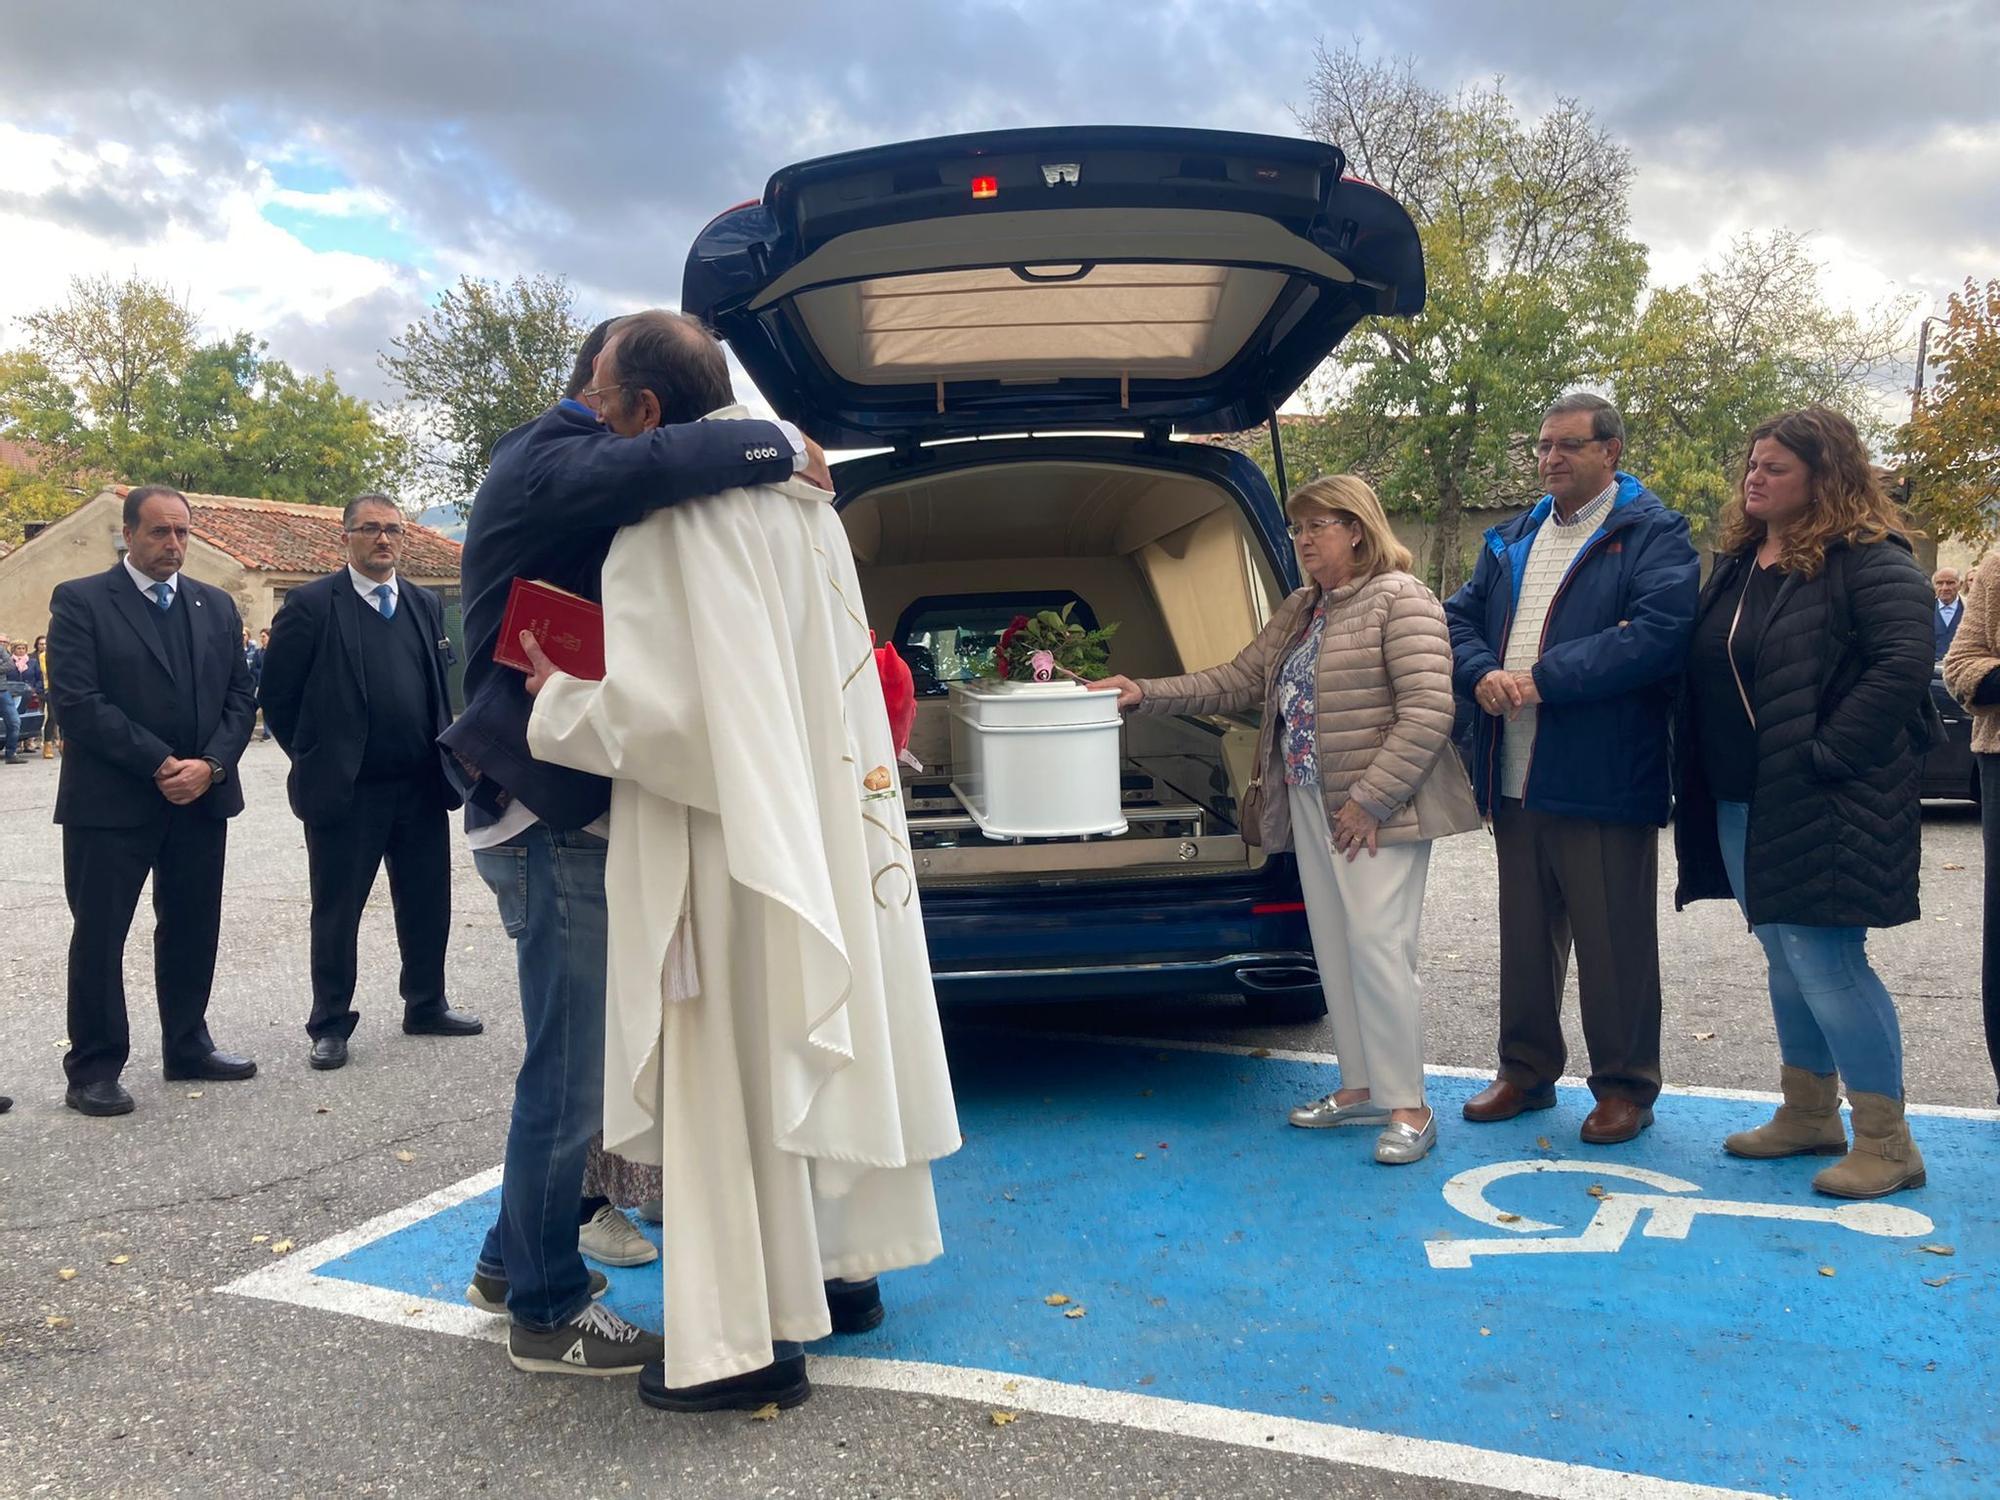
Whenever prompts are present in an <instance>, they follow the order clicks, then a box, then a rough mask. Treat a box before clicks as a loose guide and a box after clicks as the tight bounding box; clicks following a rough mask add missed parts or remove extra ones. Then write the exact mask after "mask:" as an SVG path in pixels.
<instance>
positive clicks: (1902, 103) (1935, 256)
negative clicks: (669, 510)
mask: <svg viewBox="0 0 2000 1500" xmlns="http://www.w3.org/2000/svg"><path fill="white" fill-rule="evenodd" d="M1316 38H1323V39H1324V40H1325V41H1326V42H1327V43H1328V44H1329V45H1330V46H1332V45H1340V44H1343V43H1349V42H1352V43H1357V44H1358V45H1359V46H1360V47H1361V48H1362V49H1363V50H1364V51H1366V52H1368V53H1371V54H1373V55H1378V56H1384V57H1390V56H1398V55H1408V56H1409V57H1411V58H1412V59H1414V61H1415V64H1416V66H1417V69H1418V71H1419V73H1420V74H1421V75H1422V76H1423V77H1424V78H1425V79H1426V80H1427V81H1429V82H1432V83H1434V84H1437V85H1440V86H1443V87H1452V86H1455V85H1457V84H1459V83H1462V82H1467V81H1475V80H1480V79H1484V78H1488V77H1491V76H1493V75H1496V74H1498V75H1502V76H1504V78H1505V80H1506V86H1507V88H1508V90H1509V92H1510V93H1511V94H1512V95H1513V96H1514V98H1515V99H1516V101H1517V103H1519V104H1520V105H1521V106H1522V108H1523V109H1524V111H1526V112H1529V113H1533V112H1537V111H1539V110H1540V109H1542V108H1545V107H1546V106H1547V105H1548V104H1549V103H1550V102H1551V101H1552V100H1554V99H1555V98H1557V97H1559V96H1571V97H1575V98H1577V99H1579V100H1580V101H1582V102H1583V103H1584V104H1586V105H1587V106H1588V107H1590V108H1591V109H1593V110H1594V111H1595V112H1596V113H1597V115H1598V117H1599V119H1600V120H1602V121H1603V122H1604V123H1605V124H1606V125H1607V126H1609V127H1610V129H1611V130H1612V131H1613V132H1614V133H1615V134H1616V135H1617V136H1618V137H1619V138H1621V139H1622V140H1623V141H1625V142H1626V143H1627V144H1628V145H1629V146H1630V147H1631V149H1632V151H1633V154H1634V158H1635V162H1636V165H1637V168H1638V176H1637V180H1636V183H1635V189H1634V196H1633V212H1634V228H1635V231H1636V233H1637V236H1638V238H1639V239H1640V240H1641V241H1643V242H1644V243H1646V244H1647V245H1648V246H1650V248H1651V257H1652V266H1653V270H1654V278H1655V280H1656V281H1673V280H1679V279H1683V278H1685V277H1687V276H1688V275H1690V274H1691V273H1692V272H1693V271H1694V270H1695V269H1697V268H1698V267H1699V265H1700V264H1701V262H1702V261H1703V259H1704V257H1706V256H1708V255H1710V254H1712V253H1713V252H1714V251H1715V250H1716V249H1717V248H1718V247H1719V246H1721V245H1722V244H1724V243H1726V242H1727V240H1728V239H1729V238H1730V237H1731V236H1732V235H1733V234H1735V233H1738V232H1740V231H1743V230H1757V229H1769V228H1774V227H1778V226H1781V225H1782V226H1789V227H1792V228H1796V229H1801V230H1806V231H1809V232H1811V233H1812V234H1813V235H1814V237H1815V244H1816V246H1817V250H1818V253H1819V255H1820V257H1821V258H1822V260H1823V261H1824V262H1825V263H1826V266H1827V278H1828V279H1827V284H1828V286H1829V289H1830V290H1831V291H1832V292H1833V293H1834V295H1836V296H1837V297H1839V298H1842V299H1845V300H1849V301H1852V302H1855V303H1857V304H1863V305H1866V304H1872V303H1874V302H1877V301H1879V300H1881V299H1884V298H1888V297H1895V296H1907V297H1912V298H1915V299H1916V300H1917V301H1918V302H1919V303H1920V304H1921V310H1923V311H1931V310H1933V309H1936V308H1941V307H1942V303H1943V298H1944V296H1945V294H1946V293H1947V292H1949V291H1950V290H1952V289H1954V288H1955V287H1956V286H1958V284H1959V283H1961V282H1962V281H1963V280H1964V279H1965V278H1966V277H1968V276H1976V277H1980V278H1982V279H1983V278H1985V277H1987V276H1991V275H1995V274H2000V3H1994V0H1962V3H1942V0H1900V3H1884V0H1862V3H1854V0H1817V3H1812V4H1803V3H1790V0H1726V3H1715V0H1664V3H1657V4H1653V5H1648V6H1639V5H1621V4H1618V3H1616V0H1595V3H1590V4H1574V3H1568V0H1562V3H1553V0H1534V3H1515V0H1487V3H1474V0H1464V3H1449V0H1434V3H1407V0H1406V3H1399V4H1380V3H1372V0H1351V3H1349V4H1347V5H1343V6H1333V5H1326V4H1311V3H1294V0H1268V3H1239V0H1197V3H1186V0H1182V3H1171V4H1159V5H1151V4H1147V3H1145V0H1122V3H1100V0H1014V3H988V0H960V3H956V4H949V5H947V4H942V3H938V4H932V3H924V0H841V3H839V4H830V3H829V4H809V3H804V0H750V3H747V4H739V5H716V4H713V3H700V4H665V3H660V0H627V3H625V4H623V5H618V6H608V5H601V4H592V3H585V4H583V5H572V6H552V5H547V4H536V5H528V4H523V3H518V0H480V3H478V4H473V3H471V0H461V3H458V4H442V3H433V0H398V3H393V4H392V3H387V0H341V3H339V4H336V5H323V6H322V5H315V6H310V7H308V6H302V5H297V4H294V3H289V0H173V3H171V4H160V3H152V4H140V3H127V4H106V3H97V0H65V3H63V4H60V5H47V4H33V3H31V0H0V346H4V345H7V344H11V343H16V342H19V340H20V331H19V328H18V326H17V325H16V323H15V322H14V319H15V318H16V317H17V316H18V315H19V314H21V313H24V312H27V311H30V310H32V309H34V308H36V307H40V306H43V305H46V304H47V303H49V302H51V301H53V300H55V299H57V298H58V297H59V296H60V295H61V293H62V291H63V288H64V284H65V282H66V280H67V278H68V277H69V276H70V275H72V274H74V273H78V272H93V271H99V270H105V271H111V272H114V273H120V274H122V273H124V272H126V271H128V270H131V269H134V268H136V269H137V270H139V271H140V272H142V273H144V274H145V275H148V276H150V277H154V278H156V279H161V280H165V281H167V282H169V283H171V284H172V285H174V286H175V287H177V288H180V289H182V290H184V291H185V292H186V293H187V294H188V296H189V298H190V300H191V301H192V303H193V305H194V307H195V309H196V310H197V311H198V312H199V313H200V314H201V315H202V316H203V318H204V320H205V322H206V323H207V324H208V325H209V326H210V328H211V329H212V330H213V331H215V332H217V333H222V332H228V331H234V330H236V329H250V330H254V331H256V332H258V333H260V334H261V335H263V336H264V337H265V338H267V339H268V340H269V342H270V344H271V349H272V352H273V353H274V354H277V355H280V356H282V357H284V358H286V359H289V360H291V361H293V362H294V363H296V364H299V365H302V366H305V367H307V368H315V369H316V368H322V367H328V368H332V369H333V370H334V371H335V372H336V373H337V374H338V375H339V377H340V378H341V380H342V382H343V383H345V384H346V385H348V386H349V387H350V388H351V389H354V390H357V391H360V392H363V393H365V394H368V395H373V396H387V395H390V394H393V393H392V392H391V390H390V389H389V388H388V386H387V383H386V382H385V380H384V378H383V377H382V375H381V374H380V372H379V370H378V368H377V366H376V354H377V352H378V351H379V350H380V349H382V348H383V347H384V346H385V345H386V344H387V343H388V341H389V339H390V338H391V337H393V336H394V335H395V334H396V333H397V332H398V331H400V330H401V328H402V327H403V326H404V325H405V324H406V323H407V322H409V321H410V320H411V319H412V318H413V317H415V316H418V315H420V314H421V312H422V310H423V308H424V305H425V303H426V300H427V299H428V298H429V297H431V296H432V295H434V294H435V293H436V291H437V290H438V289H439V288H441V287H443V286H446V285H449V284H450V283H451V282H452V281H453V280H455V279H456V278H457V277H458V276H459V275H460V274H462V273H468V272H469V273H473V274H476V275H482V276H489V277H498V278H510V277H512V276H514V275H516V274H520V273H530V272H537V271H543V272H559V273H561V274H563V275H565V276H567V277H568V278H569V279H570V280H571V281H572V282H573V283H574V284H575V286H576V287H577V289H578V292H579V298H580V302H581V304H582V307H581V310H582V311H583V312H584V313H585V314H586V315H589V316H598V315H602V314H603V313H607V312H611V311H617V310H624V309H627V308H630V307H632V306H635V305H641V304H657V303H671V302H672V301H673V299H674V298H675V296H676V294H677V290H678V286H679V280H680V266H681V260H682V257H683V256H684V254H685V252H686V249H687V245H688V242H689V239H690V237H691V236H692V234H693V233H694V232H695V231H696V230H697V229H699V228H700V226H701V225H702V224H703V223H705V222H706V221H707V220H708V219H709V218H710V217H712V216H713V215H714V214H715V213H716V212H718V211H719V210H721V209H723V208H726V207H728V206H729V205H731V204H734V203H737V202H740V201H742V200H743V199H746V198H750V197H753V196H755V195H756V194H757V193H758V192H759V191H760V190H761V189H762V187H763V184H764V181H765V179H766V178H767V177H768V175H769V174H770V172H771V171H772V170H773V169H774V168H776V167H779V166H781V165H784V164H785V163H787V162H792V161H797V160H801V159H804V158H807V157H811V156H817V155H822V154H824V153H827V152H831V151H838V150H845V149H849V148H853V147H859V146H866V145H871V144H878V143H882V142H886V141H892V140H901V139H909V138H913V137H921V136H927V135H938V134H947V133H952V132H958V131H966V130H975V129H980V128H985V127H995V126H1017V125H1032V124H1051V123H1063V124H1083V123H1104V122H1115V123H1133V124H1183V125H1197V126H1210V127H1222V128H1231V129H1241V130H1261V131H1277V132H1284V131H1287V130H1290V129H1291V128H1292V126H1293V121H1292V116H1291V112H1290V107H1291V106H1292V105H1293V104H1296V103H1301V102H1302V101H1303V99H1304V96H1305V84H1306V75H1307V71H1308V68H1309V64H1310V57H1311V51H1312V44H1313V42H1314V40H1315V39H1316Z"/></svg>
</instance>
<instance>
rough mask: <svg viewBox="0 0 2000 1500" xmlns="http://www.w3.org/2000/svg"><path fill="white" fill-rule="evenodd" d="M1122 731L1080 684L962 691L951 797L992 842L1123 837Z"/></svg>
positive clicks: (1111, 705)
mask: <svg viewBox="0 0 2000 1500" xmlns="http://www.w3.org/2000/svg"><path fill="white" fill-rule="evenodd" d="M1118 730H1119V723H1118V695H1117V694H1116V693H1111V692H1104V693H1094V692H1092V691H1090V689H1088V688H1086V687H1084V686H1083V685H1082V684H1081V683H1076V682H990V681H989V682H969V683H968V682H959V683H953V684H952V689H951V766H952V781H951V789H952V792H953V794H954V795H955V796H957V798H958V800H959V801H960V802H961V803H962V804H963V805H964V807H965V810H966V811H967V812H968V813H970V814H971V815H972V820H973V822H975V823H977V824H978V825H979V831H980V832H981V833H984V834H986V835H987V836H988V837H991V838H1010V839H1011V838H1031V839H1033V838H1041V839H1046V838H1076V837H1080V836H1082V835H1084V834H1106V833H1123V832H1124V831H1125V814H1124V811H1123V810H1122V808H1121V805H1120V797H1119V779H1120V778H1119V764H1120V759H1121V757H1120V754H1119V750H1120V743H1119V734H1118Z"/></svg>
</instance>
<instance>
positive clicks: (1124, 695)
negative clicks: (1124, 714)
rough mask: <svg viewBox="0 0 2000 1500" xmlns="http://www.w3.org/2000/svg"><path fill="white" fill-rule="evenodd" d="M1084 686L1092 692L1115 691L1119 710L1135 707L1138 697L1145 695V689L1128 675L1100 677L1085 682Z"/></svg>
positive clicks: (1137, 704)
mask: <svg viewBox="0 0 2000 1500" xmlns="http://www.w3.org/2000/svg"><path fill="white" fill-rule="evenodd" d="M1085 686H1087V687H1088V688H1089V689H1090V690H1091V691H1092V692H1094V693H1111V692H1115V693H1117V694H1118V707H1119V708H1120V709H1121V710H1124V709H1132V708H1137V707H1138V706H1139V701H1140V699H1142V698H1144V697H1145V696H1146V690H1145V689H1144V688H1142V687H1140V686H1139V684H1138V683H1136V682H1134V681H1133V680H1132V679H1131V678H1129V677H1119V676H1116V675H1114V676H1111V677H1100V678H1098V679H1097V681H1095V682H1092V683H1087V684H1085Z"/></svg>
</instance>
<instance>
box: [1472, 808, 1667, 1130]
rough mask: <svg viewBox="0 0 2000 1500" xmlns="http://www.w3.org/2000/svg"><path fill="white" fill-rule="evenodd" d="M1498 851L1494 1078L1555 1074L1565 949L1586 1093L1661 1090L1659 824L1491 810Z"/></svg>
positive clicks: (1543, 1079) (1644, 1098) (1529, 1079)
mask: <svg viewBox="0 0 2000 1500" xmlns="http://www.w3.org/2000/svg"><path fill="white" fill-rule="evenodd" d="M1493 840H1494V844H1495V846H1496V851H1497V853H1498V855H1499V861H1500V1076H1501V1077H1502V1078H1504V1079H1506V1080H1507V1081H1508V1082H1509V1083H1511V1084H1513V1085H1514V1086H1515V1087H1516V1088H1521V1089H1538V1088H1541V1087H1543V1086H1544V1085H1547V1084H1550V1083H1553V1082H1555V1080H1556V1079H1558V1078H1560V1077H1561V1076H1562V1072H1563V1064H1564V1061H1565V1060H1566V1058H1567V1056H1568V1051H1567V1048H1566V1047H1565V1046H1564V1044H1563V1031H1562V996H1563V981H1564V979H1565V977H1566V976H1567V974H1568V972H1569V955H1570V950H1571V948H1572V947H1573V948H1574V949H1575V950H1576V979H1577V988H1578V990H1579V992H1580V995H1581V1001H1582V1010H1583V1037H1584V1042H1585V1044H1586V1045H1587V1046H1588V1047H1589V1048H1590V1091H1591V1093H1593V1094H1595V1095H1596V1096H1597V1097H1598V1098H1600V1099H1604V1098H1612V1097H1616V1098H1623V1099H1630V1100H1631V1101H1632V1102H1633V1103H1635V1104H1640V1105H1649V1104H1651V1103H1652V1102H1653V1100H1654V1099H1656V1098H1658V1097H1659V1093H1660V936H1659V900H1660V831H1659V830H1658V829H1657V828H1654V827H1652V826H1650V825H1647V824H1635V823H1599V822H1596V821H1593V820H1592V819H1589V818H1565V817H1559V816H1557V815H1555V814H1553V813H1542V812H1534V811H1531V810H1529V809H1527V808H1524V807H1522V806H1521V804H1520V803H1519V802H1518V801H1516V800H1515V799H1513V798H1511V797H1503V798H1501V799H1499V800H1498V801H1497V802H1496V803H1495V804H1494V808H1493Z"/></svg>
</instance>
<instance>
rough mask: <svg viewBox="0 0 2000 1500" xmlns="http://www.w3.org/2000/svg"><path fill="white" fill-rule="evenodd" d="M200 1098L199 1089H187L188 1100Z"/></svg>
mask: <svg viewBox="0 0 2000 1500" xmlns="http://www.w3.org/2000/svg"><path fill="white" fill-rule="evenodd" d="M200 1097H201V1090H200V1089H189V1090H188V1098H190V1099H199V1098H200Z"/></svg>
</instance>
